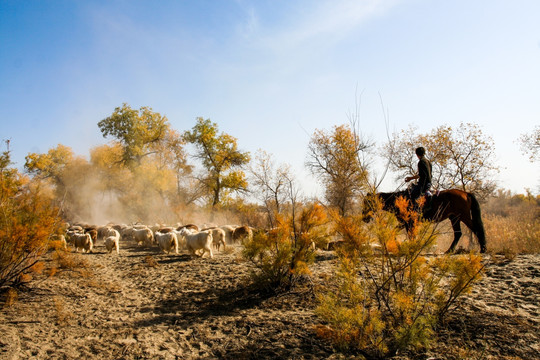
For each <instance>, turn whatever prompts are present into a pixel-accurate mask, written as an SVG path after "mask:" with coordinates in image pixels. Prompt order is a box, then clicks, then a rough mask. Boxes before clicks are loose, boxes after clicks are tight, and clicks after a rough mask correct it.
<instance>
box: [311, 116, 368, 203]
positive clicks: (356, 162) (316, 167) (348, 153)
mask: <svg viewBox="0 0 540 360" xmlns="http://www.w3.org/2000/svg"><path fill="white" fill-rule="evenodd" d="M368 147H369V145H368V144H367V143H365V142H364V141H361V139H360V137H359V136H358V134H357V133H356V132H355V131H353V130H352V129H351V127H350V126H348V125H340V126H335V127H334V129H333V131H332V132H326V131H323V130H316V131H315V132H314V134H313V136H312V137H311V140H310V143H309V145H308V160H307V161H306V166H307V167H308V169H309V170H310V171H311V172H312V173H313V174H314V175H318V176H319V178H320V180H321V182H322V184H323V185H324V187H325V197H326V201H327V202H328V204H329V205H330V206H333V207H336V208H337V209H339V211H340V213H341V214H346V213H347V212H349V211H350V210H351V209H352V206H353V202H354V199H355V197H356V196H357V195H358V194H359V193H360V191H361V190H362V189H363V188H364V187H365V186H366V184H367V172H368V171H367V165H366V163H365V162H363V161H362V160H361V159H362V156H361V155H362V152H364V151H366V150H367V148H368Z"/></svg>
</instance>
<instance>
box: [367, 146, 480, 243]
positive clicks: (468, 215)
mask: <svg viewBox="0 0 540 360" xmlns="http://www.w3.org/2000/svg"><path fill="white" fill-rule="evenodd" d="M415 152H416V156H417V157H418V160H419V161H418V174H416V175H414V176H408V177H406V178H405V181H406V182H409V181H411V180H416V179H418V182H417V183H416V184H415V185H414V186H413V187H412V190H411V191H410V192H409V191H399V192H391V193H385V192H380V193H374V194H367V195H366V197H365V198H364V204H363V211H362V214H363V216H364V221H366V222H368V221H369V220H370V219H371V218H372V216H373V210H374V208H375V206H374V203H376V199H378V200H379V201H381V202H382V205H383V210H386V211H390V212H393V213H396V214H398V213H399V211H398V209H397V208H396V206H395V202H396V200H397V199H398V198H400V197H403V196H405V197H407V195H408V196H409V199H410V200H411V202H412V204H413V206H414V209H415V210H417V211H419V208H420V207H421V206H419V204H418V203H417V201H416V199H418V198H419V197H420V196H421V195H423V194H425V193H426V192H427V191H429V189H430V188H431V162H430V161H429V160H428V159H427V158H426V157H425V154H426V150H425V149H424V148H423V147H419V148H417V149H416V150H415ZM426 200H427V199H426ZM425 205H426V206H424V207H422V217H423V218H424V220H428V221H433V222H436V223H438V222H441V221H443V220H446V219H449V220H450V222H451V223H452V230H453V231H454V240H453V241H452V244H451V245H450V248H449V249H448V250H447V252H450V253H451V252H453V251H454V249H455V247H456V245H457V244H458V241H459V239H460V238H461V234H462V233H461V225H460V223H464V224H465V225H466V226H467V227H468V228H469V229H471V231H472V232H473V233H474V234H475V235H476V237H477V238H478V243H479V245H480V252H486V251H487V247H486V234H485V231H484V224H483V222H482V214H481V211H480V204H479V202H478V200H477V199H476V197H475V196H474V194H472V193H469V192H466V191H463V190H459V189H449V190H442V191H440V192H437V195H434V196H431V197H429V200H428V201H427V202H426V204H425ZM398 220H400V219H399V218H398ZM400 221H402V220H400ZM403 225H404V226H405V227H407V226H408V225H409V224H408V223H407V222H406V221H405V222H404V224H403Z"/></svg>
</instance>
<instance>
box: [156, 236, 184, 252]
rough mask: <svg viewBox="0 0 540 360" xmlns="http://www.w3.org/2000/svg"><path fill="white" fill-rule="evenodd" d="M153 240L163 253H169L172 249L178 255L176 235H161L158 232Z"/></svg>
mask: <svg viewBox="0 0 540 360" xmlns="http://www.w3.org/2000/svg"><path fill="white" fill-rule="evenodd" d="M155 239H156V241H157V243H158V246H159V248H160V249H161V250H162V251H163V252H166V253H168V252H170V251H171V250H172V249H174V252H175V253H176V254H178V237H177V236H176V233H175V232H173V231H170V232H166V233H161V232H159V231H157V232H156V234H155Z"/></svg>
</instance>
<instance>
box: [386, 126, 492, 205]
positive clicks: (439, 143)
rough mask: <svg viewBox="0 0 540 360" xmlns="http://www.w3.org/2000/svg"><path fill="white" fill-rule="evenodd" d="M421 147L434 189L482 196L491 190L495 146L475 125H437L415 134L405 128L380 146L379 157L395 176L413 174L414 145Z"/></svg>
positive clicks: (413, 131) (415, 161) (415, 166)
mask: <svg viewBox="0 0 540 360" xmlns="http://www.w3.org/2000/svg"><path fill="white" fill-rule="evenodd" d="M419 146H423V147H424V148H425V149H426V156H427V157H428V158H429V159H430V161H431V163H432V165H433V179H432V184H433V187H434V188H441V189H449V188H456V187H457V188H459V189H461V190H465V191H470V192H474V193H476V194H478V195H479V196H481V197H483V198H485V197H486V196H488V195H489V194H490V193H492V192H493V190H494V189H495V182H494V180H493V177H494V174H495V173H496V172H497V171H498V168H497V166H496V165H495V164H494V156H495V145H494V142H493V139H492V138H491V137H489V136H487V135H485V134H484V133H483V132H482V130H481V129H480V127H479V126H478V125H476V124H470V123H461V124H460V125H459V126H458V127H456V128H454V127H451V126H447V125H442V126H439V127H437V128H435V129H433V130H432V131H431V132H430V133H426V134H418V133H417V129H416V128H414V127H409V128H408V129H406V130H402V131H401V132H400V133H397V134H394V135H393V137H392V138H391V139H390V141H389V142H388V143H386V144H385V145H384V146H383V156H384V157H385V158H387V159H388V160H389V164H390V169H391V170H393V171H394V172H395V173H396V174H397V177H396V178H397V179H398V180H402V179H404V178H405V177H406V176H409V175H412V174H415V173H416V171H417V162H418V159H417V158H416V156H415V155H414V150H415V148H417V147H419Z"/></svg>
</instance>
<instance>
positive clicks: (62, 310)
mask: <svg viewBox="0 0 540 360" xmlns="http://www.w3.org/2000/svg"><path fill="white" fill-rule="evenodd" d="M53 302H54V309H55V311H56V324H57V325H59V326H66V325H68V324H69V320H70V319H71V318H72V316H73V315H72V314H71V313H70V312H69V311H67V310H66V307H65V303H64V300H63V299H62V298H61V297H58V296H55V297H54V298H53Z"/></svg>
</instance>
